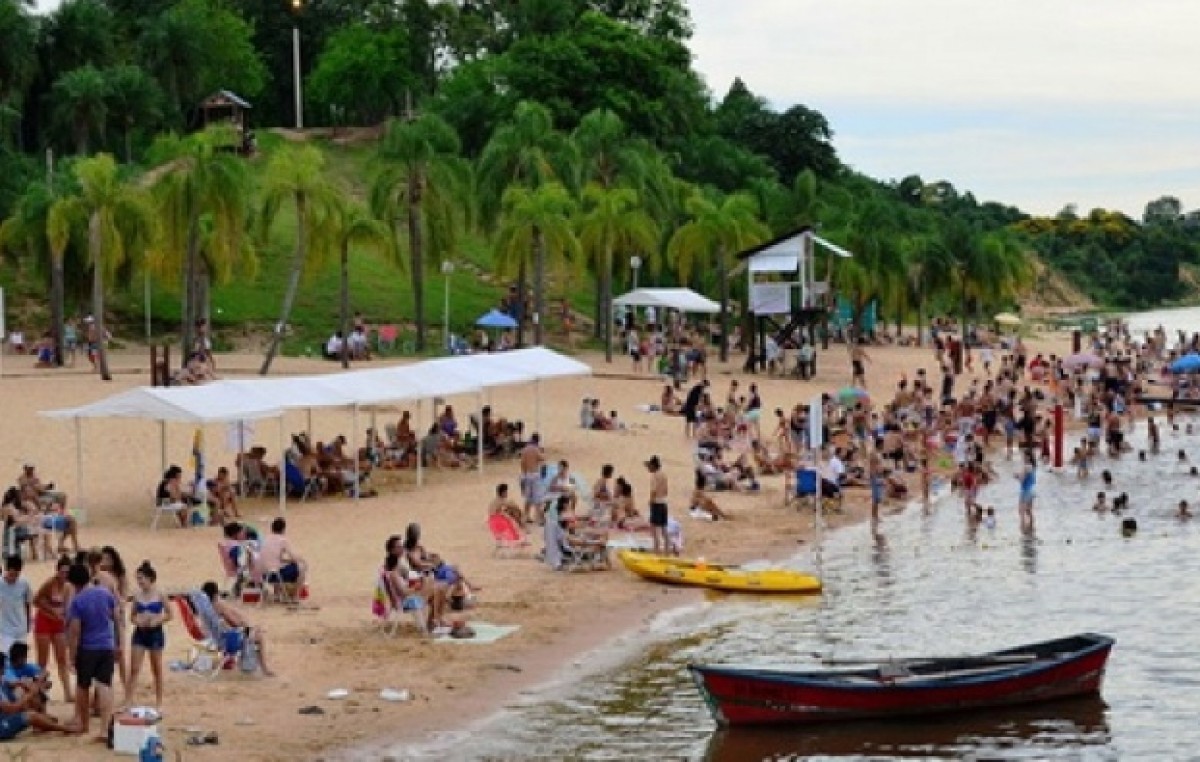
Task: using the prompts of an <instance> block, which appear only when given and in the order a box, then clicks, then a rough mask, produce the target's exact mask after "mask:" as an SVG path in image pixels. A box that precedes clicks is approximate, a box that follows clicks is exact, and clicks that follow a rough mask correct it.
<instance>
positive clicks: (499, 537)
mask: <svg viewBox="0 0 1200 762" xmlns="http://www.w3.org/2000/svg"><path fill="white" fill-rule="evenodd" d="M487 526H488V531H489V532H491V533H492V541H493V542H494V543H495V545H494V546H493V547H492V555H493V556H496V557H498V558H512V557H513V556H514V555H515V554H518V553H520V552H521V551H522V550H524V549H526V548H528V547H529V538H528V537H526V536H525V533H524V532H522V531H521V528H520V527H519V526H517V524H516V522H514V521H513V520H512V517H511V516H506V515H504V514H503V513H493V514H492V515H490V516H488V520H487Z"/></svg>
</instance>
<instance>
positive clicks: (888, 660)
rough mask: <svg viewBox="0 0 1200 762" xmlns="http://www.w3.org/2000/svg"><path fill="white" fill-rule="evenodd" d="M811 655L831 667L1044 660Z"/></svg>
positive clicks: (1006, 656) (1009, 656)
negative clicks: (834, 657)
mask: <svg viewBox="0 0 1200 762" xmlns="http://www.w3.org/2000/svg"><path fill="white" fill-rule="evenodd" d="M810 655H811V656H812V657H813V658H814V659H818V660H819V661H820V662H821V663H822V664H824V665H826V666H830V667H835V666H836V667H854V666H864V665H868V666H869V665H872V664H936V663H938V662H940V661H975V662H990V663H992V664H1025V663H1028V662H1031V661H1037V660H1038V659H1040V658H1043V657H1040V656H1038V655H1037V654H996V655H994V656H929V657H907V658H899V659H898V658H896V657H893V656H885V657H883V658H877V659H833V658H826V657H824V656H821V654H819V653H817V652H815V651H813V652H811V654H810Z"/></svg>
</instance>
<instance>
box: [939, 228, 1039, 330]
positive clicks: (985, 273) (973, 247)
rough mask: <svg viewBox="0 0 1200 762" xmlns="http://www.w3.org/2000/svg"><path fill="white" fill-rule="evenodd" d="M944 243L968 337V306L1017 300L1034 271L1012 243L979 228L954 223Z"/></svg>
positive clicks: (1001, 236) (1010, 240) (1026, 258)
mask: <svg viewBox="0 0 1200 762" xmlns="http://www.w3.org/2000/svg"><path fill="white" fill-rule="evenodd" d="M944 241H945V247H946V249H947V250H948V252H949V254H950V256H951V257H953V261H954V274H955V275H956V276H957V281H958V287H959V290H960V293H961V295H962V302H963V304H962V332H963V333H962V335H963V336H964V337H965V336H966V335H967V312H968V306H969V302H971V301H972V300H973V301H974V302H975V305H976V308H977V310H978V309H979V308H981V307H983V306H984V305H994V304H998V303H999V302H1001V301H1002V300H1004V299H1006V298H1010V297H1012V296H1015V295H1016V294H1017V293H1018V292H1019V291H1020V289H1021V288H1022V287H1023V286H1024V285H1026V284H1028V283H1029V281H1030V279H1031V278H1032V271H1031V269H1030V265H1029V260H1028V257H1026V256H1025V253H1024V251H1023V250H1022V249H1021V248H1020V247H1019V246H1017V245H1016V244H1015V243H1014V242H1013V241H1012V239H1010V238H1009V237H1007V236H1005V235H1004V234H1001V233H984V232H982V230H980V228H979V226H978V225H972V224H968V223H966V222H960V221H952V222H951V223H949V225H948V226H947V228H946V231H945V233H944Z"/></svg>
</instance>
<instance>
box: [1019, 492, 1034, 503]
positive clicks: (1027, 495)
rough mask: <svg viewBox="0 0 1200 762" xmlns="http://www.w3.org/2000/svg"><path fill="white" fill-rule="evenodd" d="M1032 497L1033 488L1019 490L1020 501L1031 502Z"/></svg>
mask: <svg viewBox="0 0 1200 762" xmlns="http://www.w3.org/2000/svg"><path fill="white" fill-rule="evenodd" d="M1033 498H1034V494H1033V490H1031V489H1023V490H1021V502H1022V503H1032V502H1033Z"/></svg>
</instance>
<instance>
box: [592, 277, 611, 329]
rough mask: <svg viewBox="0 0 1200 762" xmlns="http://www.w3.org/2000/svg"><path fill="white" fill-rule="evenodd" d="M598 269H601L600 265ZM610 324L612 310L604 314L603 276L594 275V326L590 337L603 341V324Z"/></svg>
mask: <svg viewBox="0 0 1200 762" xmlns="http://www.w3.org/2000/svg"><path fill="white" fill-rule="evenodd" d="M600 269H603V265H601V267H600ZM611 322H612V310H611V308H610V309H609V314H608V315H605V314H604V274H603V273H601V272H597V273H596V324H595V325H593V326H592V337H593V338H595V339H596V340H597V341H599V340H600V339H603V338H604V337H605V336H607V335H608V334H606V333H605V332H604V324H605V323H611Z"/></svg>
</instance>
